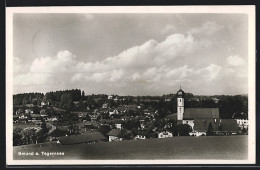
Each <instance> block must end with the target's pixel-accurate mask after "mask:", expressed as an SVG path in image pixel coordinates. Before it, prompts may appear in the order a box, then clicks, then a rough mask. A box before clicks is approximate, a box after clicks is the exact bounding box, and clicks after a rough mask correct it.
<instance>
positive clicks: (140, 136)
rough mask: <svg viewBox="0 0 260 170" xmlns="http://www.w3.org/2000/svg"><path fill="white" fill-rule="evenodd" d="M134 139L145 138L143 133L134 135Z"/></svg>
mask: <svg viewBox="0 0 260 170" xmlns="http://www.w3.org/2000/svg"><path fill="white" fill-rule="evenodd" d="M134 139H135V140H138V139H146V137H145V135H136V136H135V137H134Z"/></svg>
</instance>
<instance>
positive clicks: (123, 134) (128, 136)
mask: <svg viewBox="0 0 260 170" xmlns="http://www.w3.org/2000/svg"><path fill="white" fill-rule="evenodd" d="M118 137H119V138H123V139H126V140H130V139H133V134H132V133H131V132H130V131H128V130H126V129H122V130H121V132H120V134H119V135H118Z"/></svg>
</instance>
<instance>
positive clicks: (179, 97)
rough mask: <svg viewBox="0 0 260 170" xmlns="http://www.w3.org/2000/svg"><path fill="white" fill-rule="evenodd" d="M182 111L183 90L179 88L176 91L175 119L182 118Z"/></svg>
mask: <svg viewBox="0 0 260 170" xmlns="http://www.w3.org/2000/svg"><path fill="white" fill-rule="evenodd" d="M183 113H184V91H183V90H182V89H181V87H180V90H179V91H178V92H177V120H183Z"/></svg>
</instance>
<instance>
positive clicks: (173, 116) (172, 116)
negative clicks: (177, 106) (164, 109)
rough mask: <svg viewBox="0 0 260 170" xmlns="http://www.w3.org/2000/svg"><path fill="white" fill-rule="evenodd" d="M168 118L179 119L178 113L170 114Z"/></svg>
mask: <svg viewBox="0 0 260 170" xmlns="http://www.w3.org/2000/svg"><path fill="white" fill-rule="evenodd" d="M166 118H168V119H175V120H176V119H177V113H173V114H169V115H167V116H166Z"/></svg>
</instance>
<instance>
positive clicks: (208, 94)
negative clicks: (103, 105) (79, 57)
mask: <svg viewBox="0 0 260 170" xmlns="http://www.w3.org/2000/svg"><path fill="white" fill-rule="evenodd" d="M66 90H68V91H70V90H80V91H81V92H82V91H84V90H81V89H78V88H76V89H66ZM66 90H55V91H54V90H53V91H48V92H24V93H14V94H13V95H18V94H28V93H42V94H44V95H46V93H50V92H57V91H66ZM183 91H184V90H183ZM84 92H85V91H84ZM184 92H185V91H184ZM176 93H177V91H176V92H175V93H167V94H162V95H139V94H135V95H130V94H126V95H119V94H115V93H114V94H108V93H107V94H106V93H92V94H90V93H89V94H86V92H85V96H91V95H108V96H109V95H114V96H163V95H170V94H174V95H175V94H176ZM185 93H190V94H193V93H191V92H185ZM193 95H194V96H237V95H241V96H243V95H248V93H241V94H212V95H211V94H193Z"/></svg>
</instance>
